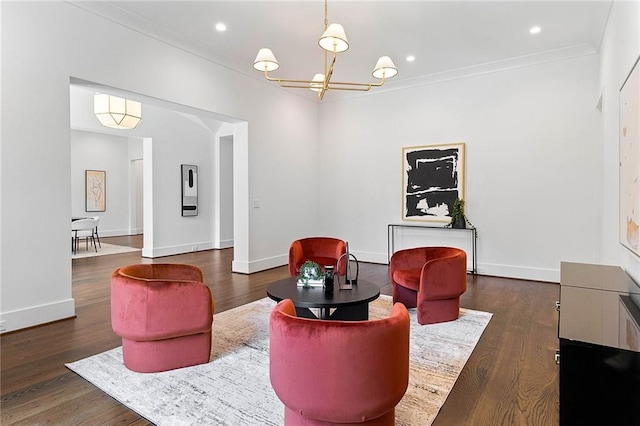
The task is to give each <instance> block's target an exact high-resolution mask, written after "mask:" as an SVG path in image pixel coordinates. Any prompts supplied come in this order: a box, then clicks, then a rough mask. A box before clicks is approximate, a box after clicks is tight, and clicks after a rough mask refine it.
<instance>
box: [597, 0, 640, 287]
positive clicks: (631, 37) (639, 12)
mask: <svg viewBox="0 0 640 426" xmlns="http://www.w3.org/2000/svg"><path fill="white" fill-rule="evenodd" d="M639 56H640V2H637V1H634V2H630V1H615V2H614V4H613V8H612V9H611V14H610V15H609V21H608V23H607V28H606V30H605V34H604V38H603V41H602V46H601V49H600V85H599V90H600V93H601V96H602V115H601V117H600V119H601V121H602V122H601V132H602V134H601V146H600V151H601V155H602V158H601V161H602V169H603V171H604V176H603V180H602V182H601V187H602V201H601V206H602V211H601V217H600V219H601V232H602V254H603V259H602V262H603V263H605V264H609V265H618V266H621V267H622V268H623V269H625V270H626V271H627V273H629V274H630V275H631V277H632V278H633V279H634V280H635V281H636V282H637V283H640V259H639V258H638V257H637V256H635V255H634V254H632V253H631V252H630V251H629V250H627V249H625V248H624V247H623V246H622V245H621V244H620V241H619V237H618V224H619V216H618V208H619V194H620V188H619V185H618V182H619V181H618V173H619V132H620V125H619V123H620V106H619V91H620V88H621V87H622V83H623V82H624V80H625V79H626V78H627V75H628V74H629V73H630V72H631V67H632V66H633V64H634V63H635V61H636V60H637V59H638V57H639ZM638 96H639V97H640V94H638Z"/></svg>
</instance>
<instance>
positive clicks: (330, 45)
mask: <svg viewBox="0 0 640 426" xmlns="http://www.w3.org/2000/svg"><path fill="white" fill-rule="evenodd" d="M318 44H319V45H320V47H322V48H323V49H324V50H326V51H327V52H334V53H340V52H344V51H346V50H347V49H349V42H348V41H347V35H346V34H345V33H344V28H342V25H340V24H331V25H329V26H328V27H327V29H326V30H325V31H324V33H323V34H322V36H321V37H320V40H318Z"/></svg>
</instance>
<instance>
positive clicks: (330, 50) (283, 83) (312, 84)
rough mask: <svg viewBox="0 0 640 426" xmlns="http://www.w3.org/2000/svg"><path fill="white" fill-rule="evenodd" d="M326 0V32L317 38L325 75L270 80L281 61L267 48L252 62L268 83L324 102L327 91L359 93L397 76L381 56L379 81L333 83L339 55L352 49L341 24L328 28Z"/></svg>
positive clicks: (376, 74)
mask: <svg viewBox="0 0 640 426" xmlns="http://www.w3.org/2000/svg"><path fill="white" fill-rule="evenodd" d="M327 16H328V12H327V0H324V33H322V36H320V39H318V45H319V46H320V47H321V48H322V49H324V74H315V75H314V76H313V78H312V79H311V80H307V79H292V78H280V77H271V76H270V75H269V71H275V70H277V69H278V68H279V67H280V64H279V63H278V60H277V59H276V57H275V55H274V54H273V52H272V51H271V49H267V48H266V47H263V48H261V49H260V50H259V51H258V55H257V56H256V59H255V60H254V61H253V67H254V68H255V69H256V70H258V71H260V72H263V73H264V78H266V79H267V80H268V81H273V82H276V83H278V85H279V86H280V87H286V88H293V89H309V90H312V91H314V92H316V93H317V94H318V99H320V100H322V99H323V98H324V95H325V94H326V92H328V91H330V90H352V91H358V92H368V91H369V90H371V88H373V87H380V86H382V85H383V84H384V83H385V81H386V79H388V78H391V77H393V76H394V75H396V74H397V73H398V69H397V68H396V66H395V65H394V64H393V61H392V60H391V58H390V57H388V56H382V57H380V59H378V62H377V63H376V66H375V68H374V69H373V76H374V77H375V78H377V79H379V80H380V81H378V82H374V83H358V82H347V81H335V80H332V79H331V78H332V76H333V72H334V68H335V65H336V60H337V58H338V53H341V52H344V51H346V50H347V49H349V42H348V41H347V35H346V34H345V32H344V28H343V27H342V25H340V24H336V23H333V24H330V25H328V22H329V21H328V19H327Z"/></svg>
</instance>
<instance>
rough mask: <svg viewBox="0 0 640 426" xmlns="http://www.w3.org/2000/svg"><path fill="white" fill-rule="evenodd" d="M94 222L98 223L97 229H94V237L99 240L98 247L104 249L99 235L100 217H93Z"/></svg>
mask: <svg viewBox="0 0 640 426" xmlns="http://www.w3.org/2000/svg"><path fill="white" fill-rule="evenodd" d="M93 220H95V221H96V227H95V228H93V236H94V238H95V239H96V240H98V247H100V248H102V244H101V243H100V235H98V223H100V216H93Z"/></svg>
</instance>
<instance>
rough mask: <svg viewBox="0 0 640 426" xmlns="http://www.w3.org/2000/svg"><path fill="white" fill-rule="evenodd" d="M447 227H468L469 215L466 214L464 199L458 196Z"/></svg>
mask: <svg viewBox="0 0 640 426" xmlns="http://www.w3.org/2000/svg"><path fill="white" fill-rule="evenodd" d="M447 227H451V228H455V229H465V228H466V227H467V217H466V216H465V215H464V200H462V199H460V198H456V199H455V201H454V202H453V206H452V207H451V222H449V224H448V225H447Z"/></svg>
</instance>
